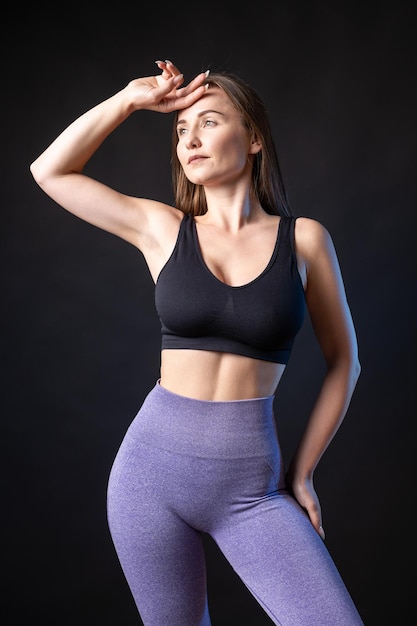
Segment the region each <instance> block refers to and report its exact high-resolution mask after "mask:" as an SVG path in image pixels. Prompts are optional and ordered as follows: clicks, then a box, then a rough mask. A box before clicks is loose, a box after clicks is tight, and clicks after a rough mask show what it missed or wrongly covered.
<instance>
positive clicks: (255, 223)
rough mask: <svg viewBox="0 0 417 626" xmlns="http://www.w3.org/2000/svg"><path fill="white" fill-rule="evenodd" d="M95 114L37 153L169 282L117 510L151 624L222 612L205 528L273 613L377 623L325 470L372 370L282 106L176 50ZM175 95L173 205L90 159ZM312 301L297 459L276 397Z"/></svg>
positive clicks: (291, 622)
mask: <svg viewBox="0 0 417 626" xmlns="http://www.w3.org/2000/svg"><path fill="white" fill-rule="evenodd" d="M157 66H158V68H159V70H160V73H158V75H156V76H149V77H144V78H139V79H136V80H132V81H131V82H130V83H129V84H128V85H127V86H125V87H124V88H123V89H121V90H120V91H119V92H118V93H116V94H114V95H113V96H112V97H110V98H108V99H107V100H105V101H104V102H101V103H100V104H98V105H97V106H95V107H94V108H92V109H91V110H90V111H88V112H86V113H85V114H83V115H81V117H79V118H78V119H77V120H75V121H74V122H73V123H72V124H70V126H68V128H66V129H65V130H64V131H63V132H62V134H61V135H59V136H58V137H57V138H56V139H55V141H53V143H52V144H51V145H50V146H49V147H48V148H47V149H46V150H45V151H44V152H43V153H42V154H41V155H40V156H39V157H38V158H37V159H36V160H35V161H34V163H32V165H31V172H32V174H33V176H34V178H35V180H36V182H37V183H38V184H39V185H40V186H41V188H42V189H43V190H44V191H45V192H46V193H47V194H48V195H49V196H50V197H51V198H53V199H54V200H55V201H56V202H57V203H58V204H59V205H61V206H62V207H64V208H65V209H67V210H68V211H71V212H72V213H74V214H75V215H77V216H78V217H80V218H82V219H84V220H86V221H87V222H90V223H91V224H94V225H96V226H98V227H100V228H102V229H104V230H106V231H109V232H111V233H113V234H115V235H117V236H119V237H121V238H122V239H124V240H126V241H128V242H130V243H131V244H133V245H134V246H136V247H137V248H138V249H139V250H140V251H141V252H142V254H143V256H144V258H145V260H146V263H147V265H148V267H149V270H150V273H151V275H152V277H153V280H154V282H155V302H156V307H157V311H158V314H159V317H160V319H161V329H162V350H161V371H160V378H159V380H158V381H156V384H155V386H154V388H153V389H151V390H150V392H149V394H148V395H147V397H146V399H145V401H144V403H143V405H142V407H141V408H140V410H139V412H138V414H137V416H136V417H135V419H134V420H133V422H132V424H131V425H130V427H129V429H128V431H127V433H126V436H125V438H124V440H123V442H122V444H121V446H120V449H119V451H118V453H117V456H116V459H115V461H114V464H113V467H112V470H111V474H110V480H109V486H108V520H109V527H110V532H111V535H112V538H113V541H114V545H115V548H116V551H117V554H118V557H119V559H120V563H121V565H122V568H123V571H124V573H125V576H126V579H127V581H128V584H129V587H130V589H131V591H132V594H133V597H134V599H135V602H136V604H137V608H138V611H139V613H140V617H141V619H142V621H143V623H144V624H145V626H167V625H168V624H169V626H209V625H210V623H211V622H210V616H209V612H208V604H207V592H206V572H205V562H204V551H203V543H202V533H208V534H209V535H211V537H213V539H214V541H216V543H217V544H218V546H219V547H220V549H221V550H222V552H223V554H224V555H225V556H226V558H227V559H228V560H229V562H230V563H231V565H232V566H233V568H234V570H235V571H236V572H237V574H238V575H239V576H240V577H241V579H242V580H243V581H244V583H245V584H246V585H247V587H248V588H249V589H250V591H251V592H252V594H253V595H254V597H255V598H256V599H257V601H258V602H259V604H260V605H261V606H262V607H263V609H264V610H265V611H266V613H267V614H268V615H269V616H270V618H271V619H272V621H273V622H274V623H275V624H280V625H282V626H319V625H320V626H361V625H362V620H361V618H360V616H359V614H358V611H357V609H356V608H355V605H354V603H353V601H352V598H351V597H350V595H349V593H348V591H347V589H346V586H345V584H344V583H343V581H342V579H341V577H340V574H339V572H338V570H337V569H336V567H335V564H334V562H333V560H332V558H331V556H330V555H329V553H328V551H327V548H326V547H325V544H324V541H323V540H324V531H323V528H322V520H321V510H320V504H319V500H318V497H317V494H316V492H315V489H314V485H313V474H314V470H315V468H316V466H317V464H318V462H319V460H320V458H321V457H322V455H323V453H324V451H325V450H326V448H327V447H328V445H329V443H330V442H331V440H332V438H333V437H334V435H335V433H336V431H337V430H338V428H339V426H340V424H341V422H342V420H343V418H344V416H345V414H346V411H347V408H348V405H349V402H350V399H351V396H352V393H353V390H354V388H355V384H356V381H357V378H358V375H359V371H360V365H359V361H358V354H357V342H356V336H355V330H354V326H353V322H352V319H351V314H350V311H349V307H348V303H347V300H346V295H345V290H344V286H343V282H342V277H341V272H340V269H339V265H338V261H337V257H336V253H335V250H334V247H333V243H332V239H331V237H330V235H329V233H328V232H327V230H326V229H325V228H324V227H323V226H322V225H321V224H320V223H318V222H317V221H315V220H312V219H309V218H304V217H298V218H295V217H293V216H292V213H291V210H290V208H289V205H288V202H287V198H286V193H285V187H284V185H283V182H282V178H281V174H280V170H279V165H278V160H277V155H276V151H275V146H274V142H273V138H272V135H271V131H270V126H269V121H268V117H267V114H266V111H265V108H264V106H263V103H262V101H261V99H260V98H259V96H258V95H257V94H256V93H255V92H254V90H253V89H252V88H251V87H249V86H248V85H246V84H245V83H244V82H243V81H242V80H241V79H239V78H238V77H236V76H234V75H231V74H227V73H215V74H208V72H206V73H201V74H198V75H197V76H196V77H195V78H194V79H193V80H192V81H191V82H190V83H189V84H187V85H185V86H183V85H184V78H183V76H182V74H181V73H180V71H179V69H178V68H177V67H176V66H175V65H174V64H173V63H172V62H170V61H157ZM140 110H150V111H159V112H162V113H171V112H175V123H174V141H173V184H174V192H175V206H168V205H167V204H164V203H161V202H157V201H154V200H149V199H145V198H137V197H131V196H127V195H124V194H122V193H119V192H117V191H115V190H114V189H111V188H109V187H108V186H106V185H105V184H103V183H101V182H99V181H97V180H93V179H92V178H90V177H88V176H86V175H85V174H83V169H84V166H85V165H86V163H87V162H88V161H89V159H90V158H91V157H92V156H93V154H94V153H95V151H96V150H97V148H98V147H99V146H100V145H101V144H102V142H103V141H104V140H105V139H106V137H108V136H109V135H110V133H111V132H112V131H113V130H114V129H115V128H116V127H117V126H118V125H120V124H121V123H122V122H123V121H124V120H126V119H127V118H128V116H130V115H131V114H133V113H134V112H136V111H140ZM306 310H308V313H309V315H310V316H311V320H312V323H313V327H314V330H315V333H316V335H317V339H318V342H319V344H320V347H321V350H322V352H323V355H324V359H325V362H326V364H327V369H326V374H325V377H324V380H323V384H322V387H321V390H320V393H319V394H318V397H317V400H316V402H315V405H314V407H313V410H312V413H311V416H310V417H309V419H308V422H307V426H306V428H305V431H304V433H303V436H302V438H301V440H300V442H299V445H298V447H297V450H296V453H295V455H294V458H293V459H292V460H291V462H290V464H289V469H288V472H287V475H286V476H284V464H283V460H282V456H281V451H280V445H279V440H278V437H277V432H276V426H275V419H274V412H273V402H274V394H275V391H276V388H277V385H278V383H279V381H280V379H281V377H282V375H283V372H284V370H285V366H286V364H287V362H288V359H289V356H290V353H291V348H292V345H293V342H294V339H295V336H296V334H297V332H298V331H299V329H300V327H301V325H302V323H303V319H304V316H305V313H306Z"/></svg>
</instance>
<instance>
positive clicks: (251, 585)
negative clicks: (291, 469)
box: [108, 382, 363, 626]
mask: <svg viewBox="0 0 417 626" xmlns="http://www.w3.org/2000/svg"><path fill="white" fill-rule="evenodd" d="M108 520H109V527H110V532H111V536H112V539H113V542H114V545H115V549H116V552H117V555H118V557H119V560H120V563H121V566H122V568H123V572H124V574H125V576H126V579H127V582H128V584H129V587H130V590H131V592H132V594H133V597H134V599H135V602H136V605H137V608H138V611H139V614H140V617H141V619H142V621H143V623H144V624H145V626H168V625H169V626H210V624H211V622H210V616H209V612H208V603H207V590H206V568H205V560H204V549H203V541H202V534H201V533H208V534H209V535H210V536H211V537H212V538H213V539H214V541H215V542H216V543H217V545H218V546H219V548H220V549H221V551H222V552H223V554H224V555H225V557H226V558H227V559H228V561H229V562H230V564H231V565H232V567H233V569H234V570H235V571H236V573H237V574H238V576H239V577H240V578H241V579H242V580H243V582H244V583H245V585H246V586H247V587H248V589H249V590H250V592H251V593H252V594H253V595H254V597H255V598H256V600H257V601H258V602H259V604H260V605H261V606H262V608H263V609H264V611H265V612H266V613H267V614H268V615H269V617H270V618H271V619H272V621H273V622H274V624H279V625H281V626H363V622H362V620H361V618H360V616H359V614H358V612H357V610H356V608H355V606H354V604H353V602H352V599H351V597H350V595H349V593H348V591H347V589H346V587H345V585H344V583H343V581H342V579H341V577H340V574H339V572H338V570H337V569H336V566H335V564H334V562H333V560H332V559H331V557H330V555H329V553H328V551H327V549H326V547H325V544H324V543H323V541H322V539H320V537H319V535H318V534H317V533H316V531H315V530H314V529H313V527H312V525H311V523H310V521H309V519H308V518H307V516H306V514H305V513H304V512H303V510H302V509H301V507H300V506H299V505H298V504H297V502H296V501H295V500H294V498H292V497H291V496H290V495H289V494H288V492H287V491H286V489H285V483H284V474H283V464H282V457H281V452H280V448H279V443H278V438H277V434H276V428H275V420H274V414H273V396H271V397H267V398H256V399H253V400H237V401H233V402H209V401H202V400H193V399H190V398H186V397H183V396H180V395H177V394H175V393H172V392H170V391H168V390H166V389H164V388H163V387H161V386H160V385H159V382H158V383H157V384H156V385H155V387H154V388H153V389H152V391H151V392H150V393H149V394H148V396H147V397H146V399H145V401H144V403H143V405H142V407H141V409H140V411H139V413H138V414H137V416H136V417H135V419H134V420H133V422H132V424H131V425H130V427H129V429H128V430H127V433H126V435H125V437H124V440H123V442H122V444H121V446H120V448H119V451H118V453H117V456H116V458H115V461H114V464H113V467H112V470H111V473H110V479H109V486H108Z"/></svg>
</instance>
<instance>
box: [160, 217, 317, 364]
mask: <svg viewBox="0 0 417 626" xmlns="http://www.w3.org/2000/svg"><path fill="white" fill-rule="evenodd" d="M295 220H296V218H295V217H281V219H280V222H279V225H278V234H277V239H276V242H275V247H274V251H273V253H272V256H271V259H270V261H269V263H268V265H267V266H266V268H265V269H264V270H263V272H261V274H259V275H258V276H257V277H256V278H255V279H254V280H252V281H250V282H249V283H247V284H245V285H241V286H237V287H234V286H230V285H227V284H226V283H224V282H222V281H221V280H220V279H218V278H217V277H216V276H215V275H214V274H213V273H212V271H211V270H210V269H209V268H208V266H207V265H206V263H205V261H204V259H203V256H202V253H201V249H200V245H199V241H198V234H197V228H196V223H195V220H194V218H193V216H191V215H188V214H187V215H185V216H184V218H183V219H182V221H181V224H180V228H179V232H178V237H177V241H176V243H175V247H174V250H173V251H172V253H171V255H170V257H169V259H168V261H167V262H166V264H165V265H164V267H163V268H162V270H161V272H160V274H159V276H158V279H157V281H156V285H155V305H156V310H157V312H158V315H159V318H160V321H161V333H162V343H161V347H162V349H163V350H166V349H182V350H187V349H188V350H214V351H220V352H231V353H234V354H240V355H243V356H248V357H252V358H254V359H261V360H264V361H272V362H274V363H284V364H286V363H287V362H288V359H289V357H290V353H291V349H292V346H293V343H294V339H295V336H296V334H297V333H298V331H299V330H300V328H301V326H302V324H303V321H304V316H305V309H306V303H305V295H304V289H303V285H302V282H301V278H300V275H299V273H298V268H297V259H296V255H295V243H294V225H295Z"/></svg>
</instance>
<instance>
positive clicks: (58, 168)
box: [30, 90, 132, 184]
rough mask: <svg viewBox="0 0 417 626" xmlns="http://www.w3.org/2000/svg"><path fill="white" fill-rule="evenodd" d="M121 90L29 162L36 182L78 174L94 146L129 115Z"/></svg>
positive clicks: (73, 123) (90, 111)
mask: <svg viewBox="0 0 417 626" xmlns="http://www.w3.org/2000/svg"><path fill="white" fill-rule="evenodd" d="M125 93H126V91H125V90H121V91H119V92H118V93H116V94H115V95H113V96H111V97H110V98H108V99H107V100H104V101H103V102H101V103H100V104H98V105H96V106H95V107H94V108H92V109H90V110H89V111H87V112H86V113H84V114H83V115H81V116H80V117H79V118H77V119H76V120H75V121H74V122H72V124H70V125H69V126H68V127H67V128H66V129H65V130H64V131H63V132H62V133H61V134H60V135H59V136H58V137H57V138H56V139H55V140H54V141H53V142H52V143H51V144H50V146H49V147H48V148H47V149H46V150H45V151H44V152H43V153H42V154H41V155H40V156H39V157H38V158H37V159H36V160H35V161H34V162H33V163H32V165H31V168H30V169H31V172H32V174H33V176H34V178H35V179H36V180H37V181H38V183H40V184H41V183H42V181H43V180H44V179H47V178H49V177H53V176H62V175H65V174H68V173H73V172H81V171H82V170H83V168H84V166H85V165H86V163H87V162H88V160H89V159H90V158H91V156H92V155H93V154H94V152H96V150H97V149H98V147H99V146H100V145H101V144H102V143H103V141H104V140H105V139H106V137H108V136H109V135H110V134H111V132H112V131H114V130H115V129H116V128H117V127H118V126H119V125H120V124H121V123H122V122H123V121H124V120H125V119H126V118H127V117H128V116H129V115H130V113H131V112H132V107H131V104H130V102H129V99H128V98H127V96H126V95H125Z"/></svg>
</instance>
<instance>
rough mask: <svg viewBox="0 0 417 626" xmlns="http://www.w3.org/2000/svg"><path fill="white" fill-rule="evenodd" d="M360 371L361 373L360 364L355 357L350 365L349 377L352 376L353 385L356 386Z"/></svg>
mask: <svg viewBox="0 0 417 626" xmlns="http://www.w3.org/2000/svg"><path fill="white" fill-rule="evenodd" d="M361 371H362V366H361V363H360V361H359V358H358V357H356V358H355V359H353V361H352V364H351V376H352V381H353V384H354V385H356V383H357V382H358V378H359V376H360V373H361Z"/></svg>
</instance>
